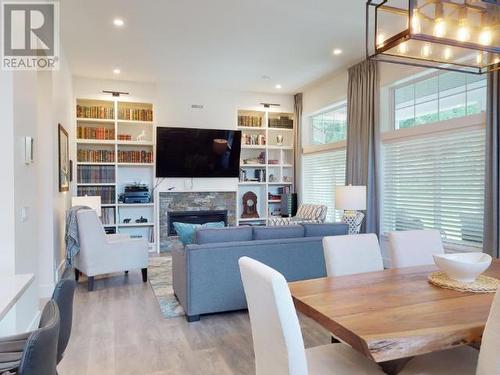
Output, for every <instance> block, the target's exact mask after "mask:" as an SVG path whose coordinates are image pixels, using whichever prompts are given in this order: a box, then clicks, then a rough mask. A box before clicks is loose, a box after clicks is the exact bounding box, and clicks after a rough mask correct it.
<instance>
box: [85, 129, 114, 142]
mask: <svg viewBox="0 0 500 375" xmlns="http://www.w3.org/2000/svg"><path fill="white" fill-rule="evenodd" d="M76 133H77V134H76V136H77V138H78V139H99V140H109V141H112V140H114V139H115V129H112V128H96V127H85V126H78V127H77V129H76Z"/></svg>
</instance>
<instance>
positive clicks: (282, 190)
mask: <svg viewBox="0 0 500 375" xmlns="http://www.w3.org/2000/svg"><path fill="white" fill-rule="evenodd" d="M291 192H292V189H291V188H290V186H282V187H279V188H278V194H279V195H283V194H290V193H291Z"/></svg>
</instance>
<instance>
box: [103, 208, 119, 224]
mask: <svg viewBox="0 0 500 375" xmlns="http://www.w3.org/2000/svg"><path fill="white" fill-rule="evenodd" d="M101 221H102V223H103V224H104V225H114V224H115V223H116V221H115V208H114V207H102V208H101Z"/></svg>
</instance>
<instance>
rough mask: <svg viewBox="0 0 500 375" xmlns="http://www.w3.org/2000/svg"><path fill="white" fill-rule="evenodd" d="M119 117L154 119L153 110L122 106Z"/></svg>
mask: <svg viewBox="0 0 500 375" xmlns="http://www.w3.org/2000/svg"><path fill="white" fill-rule="evenodd" d="M118 118H119V119H120V120H133V121H153V110H152V109H138V108H120V109H119V110H118Z"/></svg>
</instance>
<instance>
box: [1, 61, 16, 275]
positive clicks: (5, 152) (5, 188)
mask: <svg viewBox="0 0 500 375" xmlns="http://www.w3.org/2000/svg"><path fill="white" fill-rule="evenodd" d="M12 86H13V73H12V72H6V71H3V70H0V123H1V124H2V136H1V137H0V160H2V168H0V181H1V182H2V183H1V185H0V186H1V188H0V207H2V209H1V210H0V238H1V239H2V243H1V245H0V275H9V274H14V271H15V238H16V237H15V224H14V215H15V211H14V142H13V140H14V102H13V99H14V98H13V96H12V90H13V88H12Z"/></svg>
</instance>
